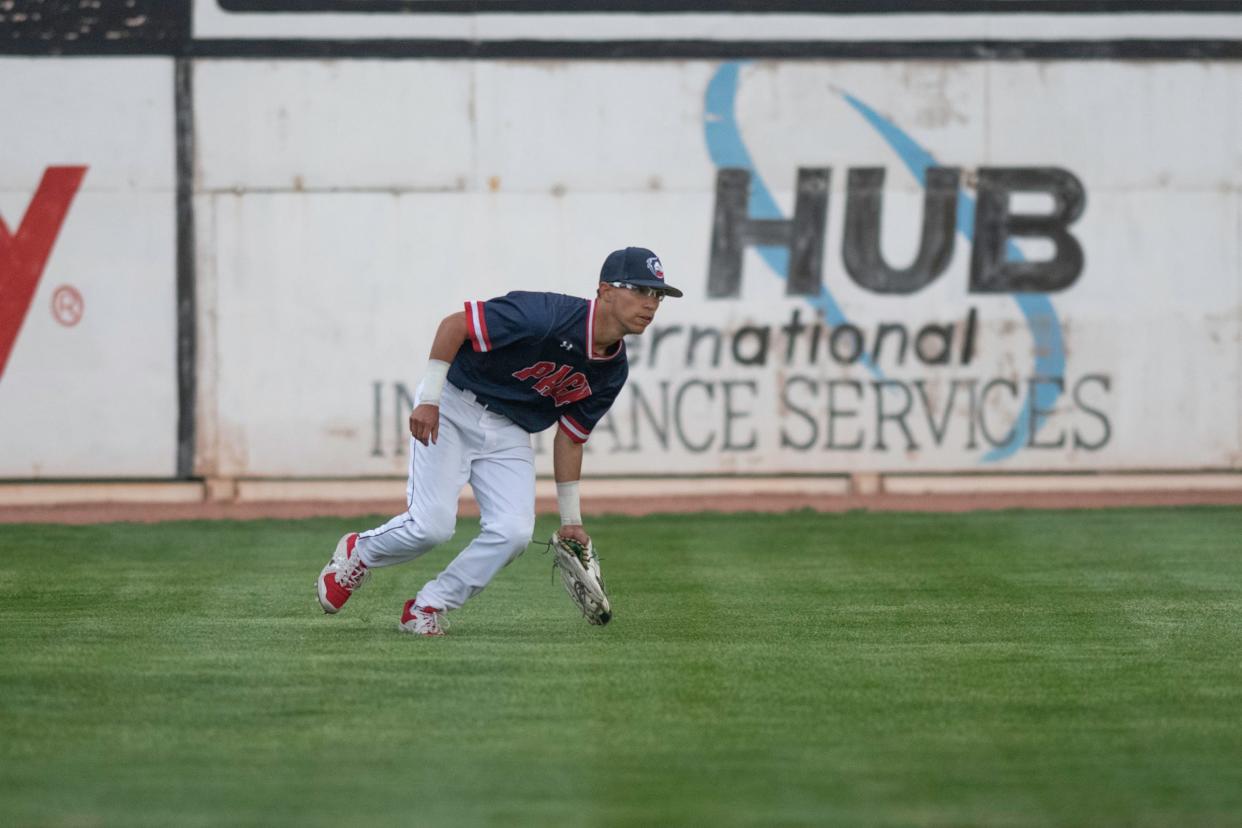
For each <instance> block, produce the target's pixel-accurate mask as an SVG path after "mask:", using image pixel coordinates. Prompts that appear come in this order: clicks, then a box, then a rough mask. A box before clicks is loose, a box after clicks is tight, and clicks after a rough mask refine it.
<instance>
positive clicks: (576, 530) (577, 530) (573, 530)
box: [556, 523, 591, 546]
mask: <svg viewBox="0 0 1242 828" xmlns="http://www.w3.org/2000/svg"><path fill="white" fill-rule="evenodd" d="M556 533H557V534H558V535H560V536H561V537H562V538H565V539H567V540H572V541H577V542H578V543H580V544H582V545H583V546H586V545H587V544H588V543H590V542H591V537H590V535H588V534H587V533H586V530H585V529H583V528H582V524H580V523H570V524H568V525H566V526H562V527H561V528H560V529H557V530H556Z"/></svg>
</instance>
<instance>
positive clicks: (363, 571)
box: [319, 532, 371, 615]
mask: <svg viewBox="0 0 1242 828" xmlns="http://www.w3.org/2000/svg"><path fill="white" fill-rule="evenodd" d="M357 543H358V533H357V532H350V533H349V534H348V535H344V536H343V537H342V538H341V540H340V541H339V542H338V543H337V545H336V551H335V552H333V553H332V560H330V561H328V565H327V566H325V567H324V568H323V570H322V571H321V572H320V573H319V606H321V607H323V611H324V612H326V613H328V614H329V615H333V614H335V613H338V612H340V611H341V607H343V606H345V602H346V601H348V600H349V596H350V595H353V594H354V591H355V590H357V589H358V588H359V587H361V586H362V585H363V584H364V583H366V580H367V578H369V577H370V576H371V570H370V569H367V565H366V564H364V563H363V562H362V558H361V556H360V555H358V554H357V553H356V552H355V551H354V546H355V545H356V544H357Z"/></svg>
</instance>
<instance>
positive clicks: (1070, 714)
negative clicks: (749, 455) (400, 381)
mask: <svg viewBox="0 0 1242 828" xmlns="http://www.w3.org/2000/svg"><path fill="white" fill-rule="evenodd" d="M372 522H373V523H378V522H379V519H378V518H377V519H376V520H375V521H372ZM366 525H369V522H365V521H364V522H361V523H354V522H346V521H341V520H338V519H317V520H310V521H298V522H283V521H260V522H250V523H224V522H219V523H215V522H201V523H172V524H162V525H154V526H143V525H133V524H113V525H101V526H86V527H68V526H30V525H18V526H0V654H2V656H3V658H2V659H0V823H3V824H5V825H73V826H86V825H118V826H131V825H153V826H155V825H158V826H166V825H178V826H180V825H212V826H214V825H228V824H248V825H338V824H344V825H414V824H419V825H442V826H458V825H473V824H481V825H504V826H509V825H565V826H579V825H608V826H612V825H713V826H714V825H763V826H775V825H838V824H839V825H863V824H865V825H946V826H947V825H955V826H956V825H985V826H1001V825H1050V824H1052V825H1084V826H1100V825H1151V826H1166V825H1230V824H1232V825H1238V824H1242V509H1239V508H1208V507H1205V508H1181V509H1152V510H1109V511H1095V512H1087V511H1083V512H1048V513H1040V512H1003V513H975V514H965V515H929V514H872V513H851V514H844V515H819V514H811V513H796V514H789V515H725V516H722V515H716V514H705V515H691V516H667V517H649V518H641V519H639V518H620V517H616V518H601V519H596V520H594V521H593V522H591V523H590V525H589V526H588V529H590V530H592V533H593V535H594V537H595V539H596V542H597V544H598V545H599V547H600V549H601V551H602V553H603V554H602V560H603V565H604V571H605V574H606V576H607V577H608V582H609V586H610V589H611V592H612V597H613V602H614V607H615V610H616V617H615V620H614V621H613V623H612V624H610V625H609V626H608V627H605V628H595V627H590V626H588V625H587V624H586V623H585V622H584V621H583V620H582V619H581V618H580V617H579V616H578V615H577V612H576V610H575V609H574V608H573V606H572V605H571V603H570V601H569V599H568V598H567V597H566V595H565V594H564V592H563V591H562V589H561V586H560V584H559V582H554V581H553V580H552V574H551V567H550V558H549V557H548V556H547V555H546V554H543V553H542V551H541V548H540V547H537V546H532V547H531V549H530V550H529V551H528V552H527V553H526V554H525V555H524V556H523V557H522V558H520V559H519V560H518V561H517V562H516V563H514V564H513V565H512V566H510V567H509V568H508V569H507V570H505V571H504V572H502V573H501V575H500V576H499V577H498V578H497V579H496V581H495V582H494V583H493V584H492V585H491V587H489V588H488V589H487V590H486V591H485V592H484V593H482V594H481V595H480V596H478V597H477V598H476V599H475V600H474V601H472V602H471V604H470V605H469V606H467V607H466V608H465V609H463V610H462V611H460V612H457V613H454V617H453V618H452V621H453V627H452V629H451V631H450V635H449V636H447V637H445V638H442V639H425V638H414V637H410V636H404V635H401V634H399V633H398V632H397V631H396V622H397V616H398V614H399V612H400V608H401V605H402V603H403V601H404V600H405V599H406V598H407V597H410V596H412V595H413V593H414V592H415V591H416V590H417V588H418V587H419V586H420V585H421V584H422V583H423V582H424V581H425V580H426V579H427V578H428V577H430V576H431V575H432V574H434V572H435V571H436V570H438V569H439V568H440V567H442V566H443V565H444V564H445V563H447V561H448V560H449V558H450V555H451V554H452V553H453V552H455V551H456V550H457V549H459V548H460V547H461V546H463V545H464V544H465V543H466V542H467V541H468V540H469V538H470V537H471V535H472V532H473V531H474V530H475V529H476V528H477V524H476V523H475V522H473V521H468V520H463V521H461V522H460V523H459V525H458V532H457V536H456V538H455V539H454V541H453V542H452V543H451V544H449V545H448V546H447V547H445V548H442V549H440V550H437V551H435V552H432V553H431V554H430V555H428V556H426V557H424V558H422V559H420V560H419V561H416V562H414V563H412V564H407V565H405V566H401V567H396V568H391V569H386V570H379V571H377V572H376V573H375V577H373V578H372V579H371V582H370V583H369V584H368V585H367V586H366V587H365V589H364V590H363V591H361V592H359V593H358V595H357V596H356V597H355V598H354V599H353V600H352V601H351V602H350V604H349V606H348V607H346V609H345V611H344V612H343V613H342V614H341V615H339V616H336V617H327V616H324V615H323V614H322V613H321V612H320V610H319V607H318V604H317V602H316V600H315V596H314V586H313V585H314V579H315V576H316V574H317V573H318V571H319V568H320V566H321V565H322V564H323V563H324V561H325V560H326V559H327V556H328V555H329V554H330V553H331V551H332V548H333V546H334V544H335V542H336V539H337V537H338V536H339V535H340V534H341V533H342V532H343V531H345V530H347V529H351V528H363V527H365V526H366ZM551 529H552V524H551V523H550V522H546V521H541V523H540V526H539V529H538V531H537V533H536V534H537V536H543V535H545V534H548V533H550V532H551Z"/></svg>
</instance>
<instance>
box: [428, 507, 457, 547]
mask: <svg viewBox="0 0 1242 828" xmlns="http://www.w3.org/2000/svg"><path fill="white" fill-rule="evenodd" d="M419 529H421V530H422V535H423V539H424V541H425V542H426V543H428V544H431V545H438V544H441V543H444V542H446V541H448V540H449V539H450V538H451V537H453V532H454V531H456V529H457V515H455V514H453V513H452V512H448V511H445V512H429V513H427V514H425V515H423V516H422V520H420V521H419Z"/></svg>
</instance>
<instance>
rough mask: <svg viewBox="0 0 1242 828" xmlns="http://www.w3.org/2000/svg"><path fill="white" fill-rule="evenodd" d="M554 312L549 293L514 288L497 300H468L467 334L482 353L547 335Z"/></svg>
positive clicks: (473, 346)
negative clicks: (551, 307) (548, 296)
mask: <svg viewBox="0 0 1242 828" xmlns="http://www.w3.org/2000/svg"><path fill="white" fill-rule="evenodd" d="M551 327H552V313H551V309H550V308H549V306H548V299H547V295H546V294H542V293H528V292H525V291H513V292H511V293H507V294H505V295H504V296H500V297H497V298H495V299H488V300H487V301H482V302H467V303H466V333H467V335H468V336H469V339H470V346H471V347H472V348H474V350H476V351H478V352H479V353H486V352H488V351H492V350H495V349H496V348H503V347H504V346H506V345H510V344H512V343H514V342H519V341H521V340H523V339H528V338H539V337H543V336H546V335H547V332H548V329H549V328H551Z"/></svg>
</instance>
